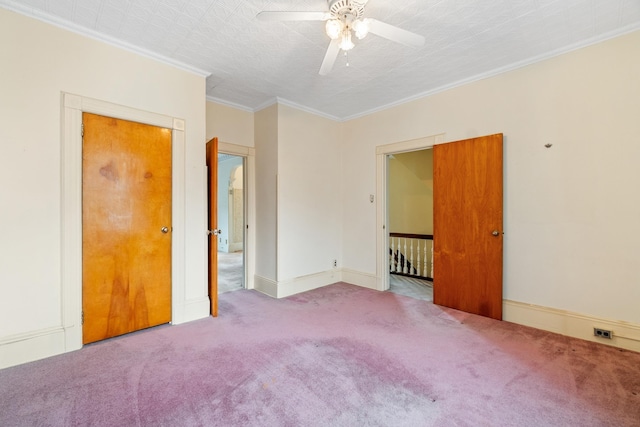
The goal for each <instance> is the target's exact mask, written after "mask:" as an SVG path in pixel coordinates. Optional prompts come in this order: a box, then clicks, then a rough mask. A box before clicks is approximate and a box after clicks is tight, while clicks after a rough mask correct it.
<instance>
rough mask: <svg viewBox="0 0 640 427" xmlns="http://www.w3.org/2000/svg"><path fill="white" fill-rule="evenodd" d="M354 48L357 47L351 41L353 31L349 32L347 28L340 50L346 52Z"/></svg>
mask: <svg viewBox="0 0 640 427" xmlns="http://www.w3.org/2000/svg"><path fill="white" fill-rule="evenodd" d="M354 46H355V45H354V44H353V42H352V41H351V31H349V28H345V30H344V31H343V32H342V39H341V40H340V49H342V50H344V51H345V52H346V51H348V50H351V49H353V47H354Z"/></svg>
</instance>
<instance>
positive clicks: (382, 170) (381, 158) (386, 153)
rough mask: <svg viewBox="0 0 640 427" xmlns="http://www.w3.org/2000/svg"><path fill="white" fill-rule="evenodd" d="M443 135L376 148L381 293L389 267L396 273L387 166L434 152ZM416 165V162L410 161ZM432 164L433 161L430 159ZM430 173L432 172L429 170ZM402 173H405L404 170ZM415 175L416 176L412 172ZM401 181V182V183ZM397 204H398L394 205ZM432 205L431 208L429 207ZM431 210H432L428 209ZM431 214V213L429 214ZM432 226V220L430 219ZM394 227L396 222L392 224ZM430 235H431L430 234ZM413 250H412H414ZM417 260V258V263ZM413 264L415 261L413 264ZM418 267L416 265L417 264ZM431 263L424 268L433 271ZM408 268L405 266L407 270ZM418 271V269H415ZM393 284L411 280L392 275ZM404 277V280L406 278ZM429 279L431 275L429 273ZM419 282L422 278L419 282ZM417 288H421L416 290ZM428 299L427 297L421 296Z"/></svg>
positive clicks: (378, 256)
mask: <svg viewBox="0 0 640 427" xmlns="http://www.w3.org/2000/svg"><path fill="white" fill-rule="evenodd" d="M444 136H445V135H444V134H439V135H433V136H428V137H424V138H418V139H412V140H409V141H402V142H396V143H392V144H387V145H380V146H378V147H376V199H377V203H376V247H377V250H376V254H377V255H376V278H377V283H376V288H377V289H378V290H380V291H387V290H389V289H390V285H391V284H390V279H391V276H392V275H391V274H390V271H391V268H392V265H393V266H395V268H396V270H397V269H398V264H397V263H396V259H395V258H394V254H393V253H392V251H393V249H392V243H393V244H394V245H395V246H396V250H397V245H398V240H397V239H395V237H396V236H394V240H393V241H392V237H391V233H394V232H395V230H392V229H391V228H390V227H391V223H390V217H389V215H390V200H393V198H394V197H395V196H394V195H392V194H390V192H391V191H392V190H391V189H390V184H389V180H390V177H389V175H390V172H392V171H390V166H389V163H390V162H392V161H395V159H396V157H398V156H402V155H404V154H408V155H409V156H411V154H410V153H414V152H420V151H425V150H429V151H433V150H432V148H433V147H434V146H435V145H436V144H440V143H442V142H443V141H444ZM413 161H414V162H415V159H414V160H413ZM431 161H432V160H431ZM431 170H433V169H431ZM405 174H407V172H406V171H405ZM414 174H415V173H414ZM414 179H418V178H414ZM432 180H433V177H431V194H432V193H433V181H432ZM400 181H402V180H400ZM423 192H424V191H423ZM407 197H413V196H411V194H409V195H407ZM394 203H398V202H394ZM400 203H401V205H400V207H399V209H400V210H403V208H402V204H403V203H404V202H400ZM432 206H433V205H432ZM431 210H432V211H433V207H431ZM431 215H433V212H431ZM431 223H432V220H431ZM394 224H395V223H394ZM431 234H433V233H431ZM402 250H404V244H402ZM410 251H411V250H410V247H409V246H408V247H407V252H409V253H410ZM414 251H415V248H414ZM414 256H415V252H414ZM415 261H417V257H416V260H415ZM415 261H414V262H415ZM420 263H421V264H422V267H421V273H422V271H424V255H421V262H420ZM416 264H417V262H416ZM432 265H433V264H430V265H427V268H432ZM408 267H409V266H408V265H407V268H408ZM400 270H401V272H404V264H402V263H401V264H400ZM416 270H417V269H416ZM394 276H396V277H395V278H394V281H395V280H396V279H397V280H400V281H406V282H410V280H409V279H412V278H411V277H406V276H404V275H394ZM405 277H406V278H405ZM431 277H433V275H432V274H431ZM420 280H422V279H420ZM411 286H413V285H412V284H406V285H405V286H404V287H405V288H409V287H411ZM420 286H422V284H421V285H420ZM419 289H420V288H419ZM424 298H427V297H424Z"/></svg>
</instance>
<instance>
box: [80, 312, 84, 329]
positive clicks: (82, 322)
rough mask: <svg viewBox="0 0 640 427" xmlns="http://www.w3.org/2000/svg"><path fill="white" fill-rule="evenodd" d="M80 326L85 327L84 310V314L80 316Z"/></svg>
mask: <svg viewBox="0 0 640 427" xmlns="http://www.w3.org/2000/svg"><path fill="white" fill-rule="evenodd" d="M80 324H81V325H84V310H83V311H82V313H81V314H80Z"/></svg>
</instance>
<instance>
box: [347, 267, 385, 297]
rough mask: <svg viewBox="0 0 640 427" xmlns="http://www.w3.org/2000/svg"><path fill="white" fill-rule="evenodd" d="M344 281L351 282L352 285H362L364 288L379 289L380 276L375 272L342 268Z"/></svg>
mask: <svg viewBox="0 0 640 427" xmlns="http://www.w3.org/2000/svg"><path fill="white" fill-rule="evenodd" d="M342 281H343V282H347V283H350V284H352V285H357V286H362V287H364V288H369V289H373V290H374V291H377V290H379V289H378V278H377V277H376V275H375V274H370V273H362V272H360V271H355V270H350V269H348V268H343V269H342Z"/></svg>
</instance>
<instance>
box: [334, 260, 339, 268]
mask: <svg viewBox="0 0 640 427" xmlns="http://www.w3.org/2000/svg"><path fill="white" fill-rule="evenodd" d="M337 266H338V260H337V259H334V260H333V268H336V267H337Z"/></svg>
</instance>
